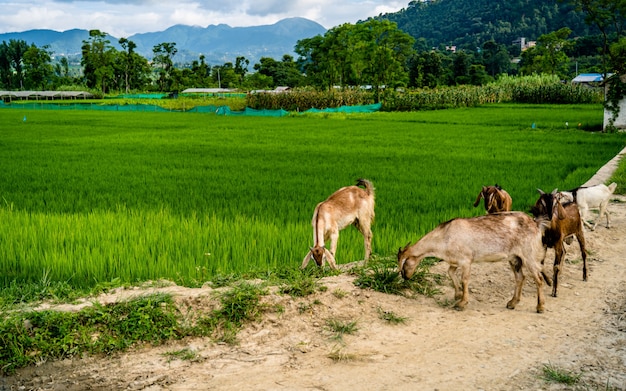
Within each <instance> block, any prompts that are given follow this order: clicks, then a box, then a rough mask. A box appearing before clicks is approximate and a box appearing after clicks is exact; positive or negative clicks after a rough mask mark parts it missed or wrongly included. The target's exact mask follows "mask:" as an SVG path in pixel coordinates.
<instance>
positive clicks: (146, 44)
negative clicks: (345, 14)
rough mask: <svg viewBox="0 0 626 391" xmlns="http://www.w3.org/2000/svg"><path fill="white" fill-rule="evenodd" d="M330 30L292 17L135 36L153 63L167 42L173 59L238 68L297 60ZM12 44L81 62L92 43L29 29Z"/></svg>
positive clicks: (114, 41) (76, 33) (82, 35)
mask: <svg viewBox="0 0 626 391" xmlns="http://www.w3.org/2000/svg"><path fill="white" fill-rule="evenodd" d="M325 32H326V29H325V28H324V27H323V26H322V25H320V24H319V23H316V22H314V21H311V20H309V19H305V18H287V19H283V20H280V21H278V22H276V23H274V24H272V25H263V26H251V27H231V26H228V25H226V24H218V25H209V26H207V27H198V26H186V25H175V26H172V27H169V28H168V29H166V30H164V31H158V32H150V33H140V34H135V35H132V36H130V37H126V38H127V39H128V40H130V41H133V42H134V43H135V44H136V45H137V48H136V49H135V51H136V52H137V53H139V54H140V55H142V56H144V57H146V58H152V55H153V53H152V48H153V47H154V46H155V45H158V44H160V43H164V42H174V43H176V49H177V50H178V53H177V54H176V55H175V56H174V58H173V60H174V61H175V62H179V63H189V62H191V61H193V60H197V59H198V58H199V56H200V55H201V54H203V55H204V56H205V61H206V62H207V63H209V64H213V65H215V64H223V63H225V62H232V63H234V62H235V60H236V58H237V57H239V56H243V57H245V58H246V59H248V60H249V61H250V63H251V64H254V63H256V62H258V61H259V59H260V58H261V57H271V58H274V59H277V60H278V59H281V58H282V57H283V55H285V54H289V55H292V56H295V53H294V47H295V45H296V43H297V41H298V40H301V39H304V38H311V37H314V36H316V35H324V33H325ZM119 38H120V37H112V36H110V35H107V38H106V39H107V40H109V41H110V43H111V45H112V46H113V47H115V48H117V49H118V50H121V47H120V46H119V44H118V41H119ZM11 39H15V40H23V41H26V43H28V44H29V45H30V44H35V45H36V46H38V47H43V46H44V45H48V47H49V49H50V51H52V52H53V56H55V57H56V56H67V57H68V58H70V59H71V58H80V56H81V46H82V45H83V41H87V40H89V31H88V30H80V29H73V30H67V31H63V32H59V31H54V30H28V31H24V32H15V33H3V34H0V42H2V41H6V42H8V41H9V40H11Z"/></svg>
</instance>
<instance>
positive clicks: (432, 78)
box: [409, 50, 444, 88]
mask: <svg viewBox="0 0 626 391" xmlns="http://www.w3.org/2000/svg"><path fill="white" fill-rule="evenodd" d="M442 57H443V56H442V54H441V53H439V52H438V51H436V50H429V51H427V52H421V53H416V54H414V55H413V56H412V58H411V60H410V61H409V86H411V87H418V88H422V87H428V88H435V87H437V85H439V83H440V82H441V77H442V76H443V74H444V70H443V58H442Z"/></svg>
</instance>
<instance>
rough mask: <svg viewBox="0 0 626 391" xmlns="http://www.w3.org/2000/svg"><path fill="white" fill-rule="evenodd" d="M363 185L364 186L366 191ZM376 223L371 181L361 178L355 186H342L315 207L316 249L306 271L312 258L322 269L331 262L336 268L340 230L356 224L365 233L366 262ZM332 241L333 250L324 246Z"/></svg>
mask: <svg viewBox="0 0 626 391" xmlns="http://www.w3.org/2000/svg"><path fill="white" fill-rule="evenodd" d="M359 186H363V189H362V188H360V187H359ZM373 222H374V186H373V185H372V182H370V181H368V180H367V179H359V180H357V183H356V185H355V186H347V187H342V188H341V189H339V190H337V191H336V192H334V193H333V194H331V195H330V197H328V199H326V201H323V202H320V203H319V204H317V206H316V207H315V211H314V212H313V219H312V220H311V224H312V225H313V242H314V245H313V247H311V248H310V251H309V252H308V253H307V255H306V256H305V257H304V260H303V261H302V266H301V268H302V269H304V268H305V267H306V266H307V265H308V264H309V261H310V260H311V258H313V260H315V263H317V265H318V266H324V260H325V259H326V260H328V264H329V265H330V267H331V268H333V269H336V268H337V264H336V261H335V253H336V251H337V239H338V238H339V231H340V230H342V229H344V228H346V227H347V226H348V225H350V224H353V225H354V226H355V227H356V228H357V229H358V230H359V231H360V232H361V233H362V234H363V238H364V242H365V260H366V261H367V260H368V259H369V257H370V255H371V253H372V223H373ZM329 239H330V251H329V250H328V249H327V248H326V247H325V245H324V243H325V241H326V240H329Z"/></svg>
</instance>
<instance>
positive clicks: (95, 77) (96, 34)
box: [80, 30, 116, 94]
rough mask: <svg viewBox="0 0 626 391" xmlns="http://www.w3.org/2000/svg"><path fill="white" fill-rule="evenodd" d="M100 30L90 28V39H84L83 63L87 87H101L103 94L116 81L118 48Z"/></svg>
mask: <svg viewBox="0 0 626 391" xmlns="http://www.w3.org/2000/svg"><path fill="white" fill-rule="evenodd" d="M106 36H107V34H106V33H104V32H101V31H100V30H90V31H89V39H88V40H87V41H83V46H82V55H83V57H82V59H81V62H80V63H81V65H82V66H83V74H84V77H85V82H86V84H87V87H89V88H96V89H99V90H100V92H102V93H103V94H104V93H106V92H107V89H108V88H109V85H110V84H113V83H114V81H115V72H114V67H113V64H114V60H115V53H116V50H115V48H113V47H112V46H111V45H110V43H111V42H110V41H109V40H108V39H106Z"/></svg>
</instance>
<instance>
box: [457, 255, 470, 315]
mask: <svg viewBox="0 0 626 391" xmlns="http://www.w3.org/2000/svg"><path fill="white" fill-rule="evenodd" d="M470 272H471V263H469V262H468V263H466V264H463V265H461V288H462V289H463V293H462V297H461V301H458V302H457V303H456V304H455V305H454V306H455V308H456V309H458V310H464V309H465V306H467V302H468V301H469V280H470Z"/></svg>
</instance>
